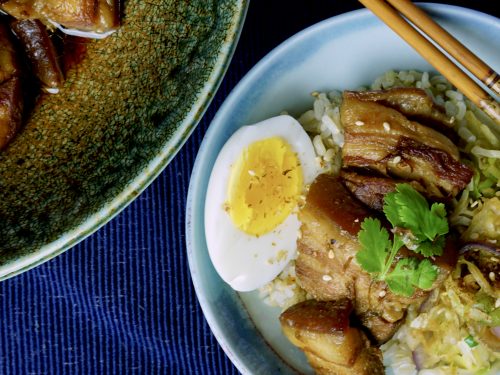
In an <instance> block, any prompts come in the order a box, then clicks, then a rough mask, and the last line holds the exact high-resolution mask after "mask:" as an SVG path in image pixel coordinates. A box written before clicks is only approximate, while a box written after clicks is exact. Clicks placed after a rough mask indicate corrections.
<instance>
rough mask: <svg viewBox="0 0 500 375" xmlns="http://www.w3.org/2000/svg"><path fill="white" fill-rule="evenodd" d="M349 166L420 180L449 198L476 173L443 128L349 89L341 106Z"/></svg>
mask: <svg viewBox="0 0 500 375" xmlns="http://www.w3.org/2000/svg"><path fill="white" fill-rule="evenodd" d="M340 115H341V120H342V124H343V126H344V130H345V143H344V147H343V148H342V159H343V166H344V167H345V168H358V169H366V170H370V171H372V172H376V173H378V174H380V175H382V176H386V177H395V178H398V179H401V180H404V181H406V182H410V181H415V182H417V183H418V184H420V185H421V186H422V187H423V188H424V189H425V193H426V195H427V196H428V197H433V198H449V197H454V196H456V195H457V194H458V192H459V191H461V190H462V189H463V188H464V187H465V186H466V185H467V184H468V183H469V181H470V179H471V178H472V170H471V169H470V168H469V167H467V166H466V165H464V164H463V163H461V162H460V160H459V152H458V149H457V147H456V146H455V145H454V144H453V143H452V142H451V141H450V140H449V139H448V138H447V137H446V136H444V135H443V134H441V133H439V132H438V131H436V130H434V129H431V128H430V127H427V126H424V125H422V124H420V123H418V122H414V121H410V120H408V119H407V118H406V117H405V116H404V115H403V114H402V113H400V112H399V111H397V110H395V109H392V108H390V107H386V106H384V105H382V104H380V103H377V102H371V101H364V100H360V99H359V94H358V93H353V92H349V91H346V92H344V95H343V102H342V105H341V108H340Z"/></svg>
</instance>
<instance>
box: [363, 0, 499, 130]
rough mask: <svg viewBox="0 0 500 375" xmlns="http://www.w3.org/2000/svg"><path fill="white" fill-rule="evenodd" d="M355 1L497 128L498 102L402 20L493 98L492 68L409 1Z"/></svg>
mask: <svg viewBox="0 0 500 375" xmlns="http://www.w3.org/2000/svg"><path fill="white" fill-rule="evenodd" d="M359 1H360V2H361V3H362V4H363V5H364V6H365V7H366V8H368V9H370V10H371V11H372V12H373V13H374V14H375V15H376V16H377V17H379V18H380V19H381V20H382V21H383V22H384V23H385V24H387V26H389V27H390V28H391V29H392V30H393V31H395V32H396V33H397V34H398V35H399V36H400V37H401V38H403V39H404V40H405V41H406V42H407V43H408V44H409V45H411V46H412V47H413V48H414V49H415V50H416V51H417V52H418V53H419V54H420V55H422V57H423V58H424V59H426V60H427V61H428V62H429V63H430V64H431V65H432V66H434V68H436V69H437V70H438V71H439V72H440V73H441V74H442V75H443V76H445V77H446V78H447V79H448V81H450V82H451V84H452V85H454V86H455V87H456V88H457V89H458V90H459V91H461V92H462V93H463V94H464V95H465V96H466V97H467V98H469V99H470V100H471V101H472V102H473V103H474V104H476V105H477V106H478V107H479V108H481V109H482V110H483V111H484V112H485V113H486V114H487V115H488V116H489V117H491V118H492V119H493V120H494V121H495V122H496V123H497V125H500V106H499V104H498V102H497V101H496V100H495V99H494V98H493V97H491V96H490V95H489V94H488V93H487V92H486V91H485V90H483V89H482V88H481V87H480V86H479V85H478V84H477V83H476V82H475V81H474V80H473V79H471V78H470V77H469V76H468V75H467V74H465V73H464V72H463V71H462V70H461V69H460V68H459V67H458V66H457V65H455V63H454V62H453V61H451V60H450V59H449V58H448V57H446V56H445V55H444V54H443V53H442V52H441V51H440V50H439V49H438V48H437V47H435V46H434V44H432V43H431V42H430V41H429V40H428V39H427V38H425V37H424V36H423V35H422V34H421V33H420V32H419V31H417V29H415V28H414V27H413V26H412V25H411V24H410V23H409V22H407V21H406V20H405V18H404V17H406V19H408V20H409V21H410V22H411V23H412V24H413V25H415V26H416V27H417V28H418V29H420V31H421V32H423V33H424V34H426V35H427V36H428V37H429V38H430V39H431V40H432V41H434V42H435V43H436V44H437V45H439V46H440V47H441V48H442V49H444V50H445V51H446V52H448V53H449V54H450V55H451V56H452V57H453V58H454V59H455V60H457V61H458V62H459V63H460V64H461V65H462V66H463V67H465V68H466V69H467V70H469V71H470V72H471V73H472V75H474V76H475V77H476V78H478V79H479V80H480V81H481V82H483V83H484V84H485V85H486V86H487V87H489V88H490V89H491V90H493V91H494V92H495V93H496V94H500V77H499V75H498V74H497V73H496V72H495V71H494V70H493V69H492V68H490V67H489V66H488V65H486V64H485V63H484V62H483V61H482V60H480V59H479V58H478V57H477V56H476V55H474V54H473V53H472V52H471V51H470V50H469V49H467V47H465V46H464V45H462V44H461V43H460V42H459V41H458V40H456V39H455V38H454V37H453V36H452V35H450V34H449V33H448V32H447V31H446V30H444V29H443V28H442V27H441V26H439V25H438V24H437V23H435V22H434V21H433V20H432V19H431V18H430V17H429V16H427V14H425V13H424V12H423V11H422V10H421V9H420V8H418V7H416V6H415V5H414V4H413V3H412V2H411V1H410V0H386V1H385V0H359ZM400 13H401V15H403V16H404V17H402V16H401V15H400Z"/></svg>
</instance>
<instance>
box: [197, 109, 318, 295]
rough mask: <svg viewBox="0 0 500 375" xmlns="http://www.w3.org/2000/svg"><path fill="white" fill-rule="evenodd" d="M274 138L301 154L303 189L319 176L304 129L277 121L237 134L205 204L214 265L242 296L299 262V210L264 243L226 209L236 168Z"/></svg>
mask: <svg viewBox="0 0 500 375" xmlns="http://www.w3.org/2000/svg"><path fill="white" fill-rule="evenodd" d="M271 137H281V138H282V139H284V140H286V141H287V142H288V143H289V145H290V146H291V148H292V150H293V151H294V152H295V153H296V154H297V157H298V159H299V160H300V163H301V167H302V174H303V180H304V185H307V184H310V183H311V182H312V181H313V180H314V178H315V177H316V176H317V175H318V174H319V173H320V168H319V166H318V165H317V162H316V155H315V152H314V147H313V145H312V143H311V140H310V138H309V136H308V135H307V133H306V132H305V131H304V129H303V128H302V126H301V125H300V124H299V123H298V122H297V121H296V120H295V119H294V118H293V117H290V116H277V117H273V118H271V119H268V120H265V121H262V122H259V123H257V124H255V125H248V126H244V127H242V128H240V129H238V130H237V131H236V132H235V133H234V134H233V135H232V136H231V138H230V139H229V140H228V141H227V142H226V144H225V145H224V147H223V148H222V149H221V151H220V153H219V155H218V157H217V160H216V161H215V164H214V167H213V169H212V174H211V176H210V180H209V183H208V190H207V195H206V200H205V236H206V240H207V246H208V251H209V255H210V258H211V260H212V263H213V265H214V267H215V269H216V271H217V272H218V273H219V275H220V276H221V278H222V279H223V280H224V281H225V282H227V283H228V284H229V285H230V286H231V287H232V288H233V289H235V290H237V291H251V290H254V289H257V288H260V287H261V286H263V285H265V284H267V283H268V282H270V281H271V280H273V279H274V278H275V277H276V276H277V275H278V274H279V273H280V272H281V271H282V270H283V268H284V267H285V266H286V264H287V263H288V262H289V261H290V259H293V258H294V257H295V254H296V251H297V247H296V241H297V235H298V233H299V229H300V222H299V220H298V218H297V212H296V211H297V210H294V212H292V213H291V214H290V215H289V216H288V217H287V219H285V221H284V222H283V223H281V224H280V225H278V226H277V227H276V228H274V229H273V230H272V231H270V232H268V233H266V234H263V235H261V236H259V237H256V236H252V235H249V234H247V233H245V232H243V231H242V230H240V229H239V228H237V227H236V226H235V225H234V224H233V222H232V220H231V218H230V216H229V214H228V213H227V212H226V211H225V209H224V204H225V202H226V201H227V191H228V181H229V177H230V174H231V166H232V164H233V163H235V162H236V161H237V159H238V158H239V156H240V154H241V153H242V152H243V150H244V149H245V148H246V147H248V146H249V145H250V144H251V143H253V142H256V141H259V140H263V139H266V138H271Z"/></svg>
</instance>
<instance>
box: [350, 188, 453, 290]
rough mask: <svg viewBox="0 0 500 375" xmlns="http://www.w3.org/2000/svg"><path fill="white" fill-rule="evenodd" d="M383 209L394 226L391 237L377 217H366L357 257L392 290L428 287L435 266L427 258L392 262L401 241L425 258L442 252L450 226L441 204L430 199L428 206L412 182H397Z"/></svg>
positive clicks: (432, 277) (400, 246) (436, 270)
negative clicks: (391, 237) (431, 202)
mask: <svg viewBox="0 0 500 375" xmlns="http://www.w3.org/2000/svg"><path fill="white" fill-rule="evenodd" d="M384 213H385V216H386V217H387V220H389V222H390V223H391V224H392V226H393V229H392V232H393V233H394V236H393V239H392V240H391V239H390V237H389V232H388V231H387V229H385V228H383V227H382V225H381V223H380V221H379V220H378V219H374V218H366V219H365V220H364V221H363V222H362V223H361V230H360V231H359V233H358V240H359V243H360V244H361V250H360V251H358V253H357V254H356V260H357V261H358V263H359V264H360V266H361V267H362V268H363V269H364V270H365V271H367V272H369V273H370V274H372V276H373V277H374V278H375V279H377V280H383V281H385V282H386V283H387V285H388V286H389V289H390V290H391V291H392V292H393V293H395V294H399V295H403V296H406V297H410V296H412V295H413V293H415V288H421V289H428V288H430V287H431V286H432V284H433V283H434V281H435V280H436V278H437V276H438V268H437V267H436V266H435V265H433V264H432V262H431V261H430V260H429V259H423V260H419V259H417V258H403V259H401V260H399V261H398V262H397V263H396V264H395V265H394V266H393V262H394V259H395V258H396V255H397V253H398V252H399V250H400V249H401V248H402V247H403V245H406V247H407V248H408V249H410V250H413V251H414V252H415V253H417V254H421V255H422V256H424V257H425V258H428V257H433V256H439V255H442V254H443V249H444V245H445V238H444V235H445V234H446V233H448V230H449V228H448V221H447V219H446V209H445V207H444V205H443V204H442V203H433V204H432V206H431V207H429V205H428V203H427V201H426V199H425V198H424V197H423V196H422V195H421V194H420V193H419V192H418V191H416V190H415V189H414V188H413V187H412V186H411V185H407V184H398V185H396V191H395V192H393V193H389V194H387V195H386V196H385V198H384Z"/></svg>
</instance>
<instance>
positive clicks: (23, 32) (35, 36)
mask: <svg viewBox="0 0 500 375" xmlns="http://www.w3.org/2000/svg"><path fill="white" fill-rule="evenodd" d="M11 28H12V31H13V32H14V33H15V35H16V37H17V38H18V39H19V41H20V42H21V45H22V46H23V48H24V51H25V53H26V56H27V58H28V60H29V62H30V65H31V69H32V71H33V73H34V74H35V76H36V77H37V78H38V80H39V81H40V83H41V84H42V87H43V88H44V89H46V90H47V89H48V90H57V89H59V87H61V85H62V83H63V81H64V78H63V74H62V70H61V68H60V66H59V61H58V58H57V53H56V50H55V48H54V45H53V44H52V41H51V40H50V36H49V33H48V31H47V28H46V27H45V26H44V25H43V24H42V23H41V22H40V21H39V20H16V21H14V22H12V23H11Z"/></svg>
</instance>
